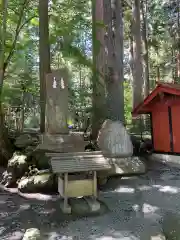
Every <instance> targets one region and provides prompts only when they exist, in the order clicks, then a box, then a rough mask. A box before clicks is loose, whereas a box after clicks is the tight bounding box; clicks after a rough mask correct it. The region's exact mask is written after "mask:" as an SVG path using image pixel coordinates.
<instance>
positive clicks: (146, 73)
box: [141, 0, 149, 97]
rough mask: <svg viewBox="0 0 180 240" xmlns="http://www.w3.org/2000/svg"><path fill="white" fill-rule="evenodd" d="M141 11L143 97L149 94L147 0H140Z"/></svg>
mask: <svg viewBox="0 0 180 240" xmlns="http://www.w3.org/2000/svg"><path fill="white" fill-rule="evenodd" d="M141 12H142V18H143V21H142V40H143V45H144V97H147V95H148V94H149V54H148V38H147V17H146V15H147V0H141Z"/></svg>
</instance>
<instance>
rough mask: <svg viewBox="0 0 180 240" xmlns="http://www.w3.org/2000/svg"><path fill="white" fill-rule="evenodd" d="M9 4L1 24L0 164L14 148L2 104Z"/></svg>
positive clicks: (4, 2) (7, 158)
mask: <svg viewBox="0 0 180 240" xmlns="http://www.w3.org/2000/svg"><path fill="white" fill-rule="evenodd" d="M7 5H8V1H7V0H3V1H2V26H1V33H2V35H1V52H0V165H1V166H2V165H5V164H7V161H8V160H9V158H10V157H11V156H12V148H11V144H10V141H9V139H8V132H7V129H6V127H5V123H4V114H3V106H2V90H3V82H4V74H5V65H4V62H5V61H4V59H5V41H6V23H7Z"/></svg>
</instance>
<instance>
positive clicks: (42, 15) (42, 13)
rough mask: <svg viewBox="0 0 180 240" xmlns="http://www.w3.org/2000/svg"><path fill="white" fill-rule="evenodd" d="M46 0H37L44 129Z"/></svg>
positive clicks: (47, 49)
mask: <svg viewBox="0 0 180 240" xmlns="http://www.w3.org/2000/svg"><path fill="white" fill-rule="evenodd" d="M48 2H49V1H48V0H39V57H40V63H39V72H40V107H41V115H40V118H41V119H40V130H41V133H43V132H44V131H45V111H46V81H45V77H46V73H48V72H50V47H49V17H48Z"/></svg>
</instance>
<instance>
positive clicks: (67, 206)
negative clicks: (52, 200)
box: [63, 173, 71, 214]
mask: <svg viewBox="0 0 180 240" xmlns="http://www.w3.org/2000/svg"><path fill="white" fill-rule="evenodd" d="M67 188H68V173H65V174H64V203H63V205H64V206H63V211H64V212H65V213H68V214H70V213H71V207H70V206H69V204H68V197H67V196H66V192H67Z"/></svg>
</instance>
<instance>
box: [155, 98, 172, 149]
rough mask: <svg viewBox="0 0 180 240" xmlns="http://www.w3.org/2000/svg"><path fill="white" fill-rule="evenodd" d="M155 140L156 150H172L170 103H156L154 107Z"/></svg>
mask: <svg viewBox="0 0 180 240" xmlns="http://www.w3.org/2000/svg"><path fill="white" fill-rule="evenodd" d="M152 121H153V142H154V150H155V151H163V152H170V134H169V118H168V105H167V104H164V103H161V102H160V103H156V104H155V105H154V106H153V109H152Z"/></svg>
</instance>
